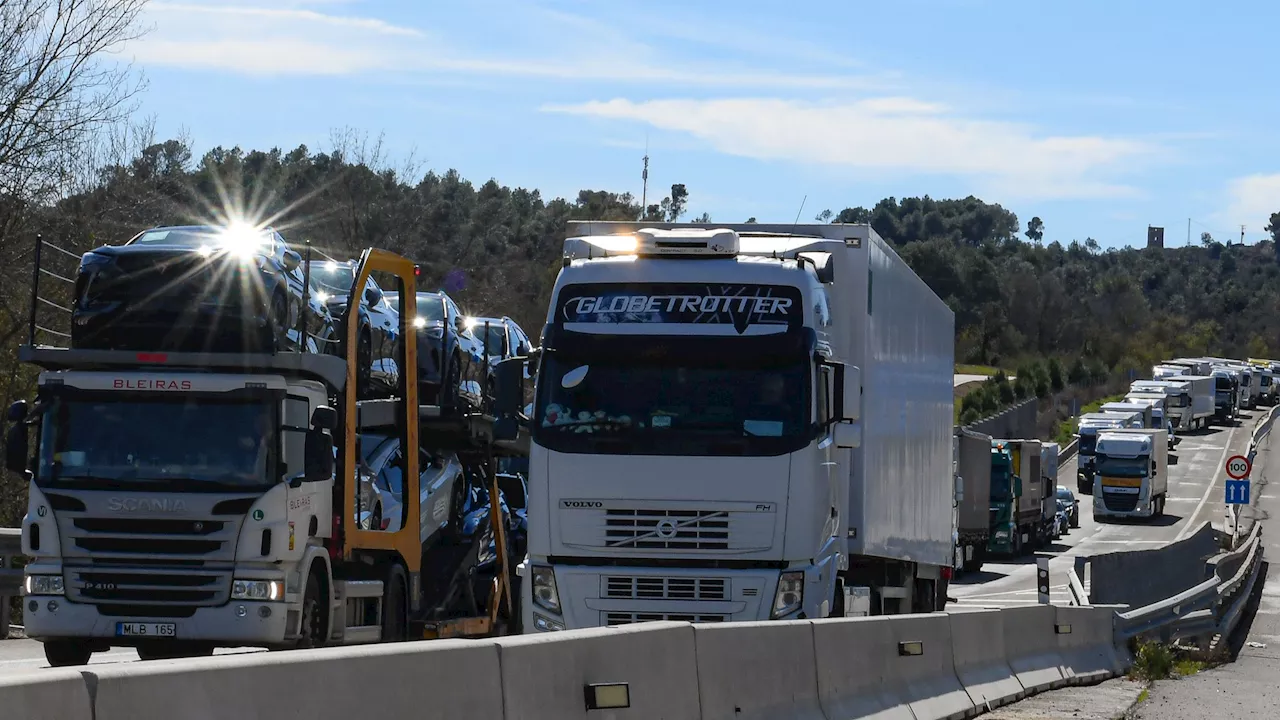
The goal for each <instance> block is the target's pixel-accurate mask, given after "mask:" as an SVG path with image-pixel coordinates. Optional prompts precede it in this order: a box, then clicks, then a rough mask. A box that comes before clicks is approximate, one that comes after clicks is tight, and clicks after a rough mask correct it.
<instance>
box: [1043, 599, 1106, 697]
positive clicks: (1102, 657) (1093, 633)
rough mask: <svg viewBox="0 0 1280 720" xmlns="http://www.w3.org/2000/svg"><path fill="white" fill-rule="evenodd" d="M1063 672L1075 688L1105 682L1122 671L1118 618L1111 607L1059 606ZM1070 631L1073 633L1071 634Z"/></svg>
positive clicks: (1057, 613)
mask: <svg viewBox="0 0 1280 720" xmlns="http://www.w3.org/2000/svg"><path fill="white" fill-rule="evenodd" d="M1054 611H1055V613H1056V618H1055V623H1056V625H1055V630H1056V632H1057V633H1058V655H1059V656H1060V657H1061V658H1062V673H1063V676H1064V677H1065V679H1066V680H1067V682H1069V683H1071V684H1072V685H1088V684H1091V683H1096V682H1102V681H1103V680H1106V679H1108V678H1110V677H1113V676H1115V675H1116V674H1117V673H1119V672H1120V669H1119V668H1118V667H1117V661H1116V654H1115V634H1114V620H1113V618H1114V615H1115V613H1114V612H1113V611H1111V610H1109V609H1107V608H1095V607H1066V606H1061V607H1055V608H1054ZM1068 630H1069V632H1068Z"/></svg>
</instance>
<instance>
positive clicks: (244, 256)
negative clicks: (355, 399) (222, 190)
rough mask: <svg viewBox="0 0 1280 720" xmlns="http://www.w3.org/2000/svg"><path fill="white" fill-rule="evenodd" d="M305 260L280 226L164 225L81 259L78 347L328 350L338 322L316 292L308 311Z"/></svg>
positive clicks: (74, 328)
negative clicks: (302, 330)
mask: <svg viewBox="0 0 1280 720" xmlns="http://www.w3.org/2000/svg"><path fill="white" fill-rule="evenodd" d="M301 261H302V259H301V256H299V254H298V253H297V252H295V251H294V250H292V249H290V247H289V245H288V243H286V242H285V239H284V238H283V237H282V236H281V235H280V233H279V232H277V231H275V230H273V229H271V228H259V227H253V226H249V225H238V224H232V225H228V226H213V225H183V226H164V227H156V228H151V229H149V230H144V231H142V232H140V233H138V234H137V235H135V236H134V237H133V238H131V239H130V240H129V241H128V242H126V243H125V244H123V245H106V246H103V247H99V248H95V249H94V250H91V251H89V252H87V253H85V254H84V256H83V257H82V258H81V260H80V268H79V272H78V273H77V277H76V284H75V297H74V300H73V307H72V322H71V346H72V347H74V348H85V349H106V350H143V351H155V350H168V351H195V352H277V351H284V350H296V349H302V350H304V351H307V352H322V350H321V347H322V346H323V345H324V344H325V343H327V342H329V341H331V340H332V338H333V334H334V327H333V319H332V316H331V315H330V314H329V311H328V309H327V308H326V307H325V306H324V304H323V303H321V302H320V301H319V300H317V299H315V298H311V299H310V300H309V301H308V302H307V303H306V307H305V308H304V304H303V296H304V292H303V285H304V280H303V276H302V269H301ZM302 316H305V317H306V335H305V336H301V335H300V334H299V319H300V317H302Z"/></svg>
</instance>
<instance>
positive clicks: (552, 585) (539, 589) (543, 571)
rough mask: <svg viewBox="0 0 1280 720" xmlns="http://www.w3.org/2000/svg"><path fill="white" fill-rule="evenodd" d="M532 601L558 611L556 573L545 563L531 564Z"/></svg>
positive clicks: (542, 606) (558, 598) (558, 596)
mask: <svg viewBox="0 0 1280 720" xmlns="http://www.w3.org/2000/svg"><path fill="white" fill-rule="evenodd" d="M532 574H533V602H534V603H535V604H536V605H537V606H538V607H541V608H543V609H545V610H550V611H551V612H553V613H558V612H560V591H559V590H558V589H557V588H556V573H555V571H554V570H552V569H551V568H549V567H547V566H546V565H534V566H533V573H532Z"/></svg>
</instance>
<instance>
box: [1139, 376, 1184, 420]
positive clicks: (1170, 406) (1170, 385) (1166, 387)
mask: <svg viewBox="0 0 1280 720" xmlns="http://www.w3.org/2000/svg"><path fill="white" fill-rule="evenodd" d="M1184 378H1185V376H1184V377H1179V378H1177V379H1166V380H1135V381H1133V382H1132V383H1130V385H1129V392H1130V393H1164V395H1165V417H1166V418H1168V420H1169V422H1170V423H1172V425H1173V428H1174V430H1175V431H1177V432H1186V431H1188V430H1191V429H1192V428H1193V427H1194V426H1193V425H1192V421H1193V420H1194V414H1193V413H1192V401H1191V386H1190V384H1189V383H1187V382H1185V381H1184Z"/></svg>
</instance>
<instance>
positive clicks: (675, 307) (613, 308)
mask: <svg viewBox="0 0 1280 720" xmlns="http://www.w3.org/2000/svg"><path fill="white" fill-rule="evenodd" d="M791 302H792V301H791V298H777V297H753V296H741V295H613V296H603V297H580V298H573V299H572V300H569V301H568V302H566V303H565V314H566V315H570V316H572V315H578V316H581V315H593V314H595V315H599V314H604V313H619V312H626V313H642V312H704V313H709V312H733V311H735V310H736V311H738V312H748V311H749V312H752V313H755V314H757V315H780V314H785V313H787V312H788V311H789V310H790V309H791Z"/></svg>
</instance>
